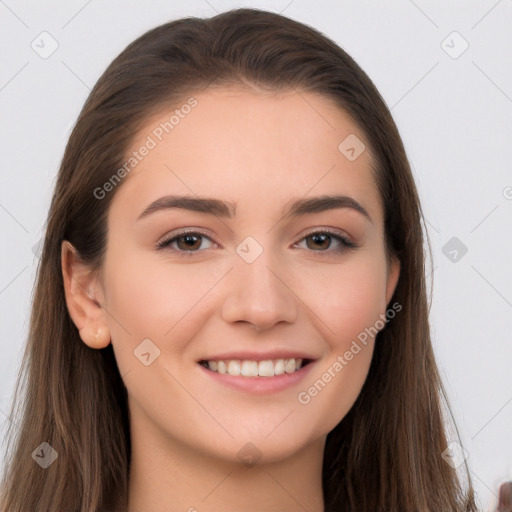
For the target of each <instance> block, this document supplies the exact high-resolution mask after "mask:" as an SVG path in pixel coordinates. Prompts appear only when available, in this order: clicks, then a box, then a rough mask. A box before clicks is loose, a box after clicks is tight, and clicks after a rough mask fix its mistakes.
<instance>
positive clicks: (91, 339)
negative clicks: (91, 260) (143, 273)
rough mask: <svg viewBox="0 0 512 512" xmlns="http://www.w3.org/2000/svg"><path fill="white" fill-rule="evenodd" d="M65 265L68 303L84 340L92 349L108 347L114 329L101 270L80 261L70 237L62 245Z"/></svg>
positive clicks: (63, 273) (63, 265)
mask: <svg viewBox="0 0 512 512" xmlns="http://www.w3.org/2000/svg"><path fill="white" fill-rule="evenodd" d="M61 266H62V276H63V278H64V292H65V296H66V305H67V307H68V311H69V314H70V316H71V319H72V320H73V323H74V324H75V325H76V327H77V329H78V331H79V333H80V337H81V338H82V341H83V342H84V343H85V344H86V345H88V346H89V347H91V348H97V349H99V348H105V347H106V346H107V345H108V344H109V343H110V332H109V329H108V325H107V322H106V314H105V310H104V309H103V307H102V303H103V291H102V288H101V284H100V282H99V275H98V272H95V271H92V270H91V269H90V268H89V267H88V266H87V265H86V264H85V263H83V262H82V261H81V260H80V257H79V256H78V253H77V251H76V249H75V248H74V247H73V245H71V243H69V242H68V241H67V240H64V241H63V242H62V244H61Z"/></svg>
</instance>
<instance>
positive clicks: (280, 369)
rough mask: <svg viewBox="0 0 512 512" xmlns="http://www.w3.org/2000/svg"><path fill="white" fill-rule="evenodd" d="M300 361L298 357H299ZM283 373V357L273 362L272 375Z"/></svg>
mask: <svg viewBox="0 0 512 512" xmlns="http://www.w3.org/2000/svg"><path fill="white" fill-rule="evenodd" d="M299 361H300V359H299ZM283 373H284V359H278V360H277V361H276V362H275V363H274V375H282V374H283Z"/></svg>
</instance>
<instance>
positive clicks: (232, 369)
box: [228, 359, 240, 377]
mask: <svg viewBox="0 0 512 512" xmlns="http://www.w3.org/2000/svg"><path fill="white" fill-rule="evenodd" d="M228 373H229V375H234V376H235V377H236V376H238V375H240V361H235V360H234V359H232V360H231V361H229V363H228Z"/></svg>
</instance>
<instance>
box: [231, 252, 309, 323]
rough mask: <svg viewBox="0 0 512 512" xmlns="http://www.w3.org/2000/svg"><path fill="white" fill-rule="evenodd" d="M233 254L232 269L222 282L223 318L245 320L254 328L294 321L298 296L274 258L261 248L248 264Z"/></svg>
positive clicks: (237, 320) (236, 320) (234, 320)
mask: <svg viewBox="0 0 512 512" xmlns="http://www.w3.org/2000/svg"><path fill="white" fill-rule="evenodd" d="M235 256H236V258H238V259H237V260H236V262H235V268H234V269H233V271H231V272H230V273H229V275H228V279H229V281H228V282H227V283H225V284H226V290H227V292H226V299H225V300H224V303H223V305H222V318H223V319H224V321H226V322H229V323H233V322H245V323H247V324H250V325H251V326H252V327H254V328H255V329H256V330H258V331H262V330H266V329H269V328H271V327H273V326H274V325H276V324H278V323H280V322H284V323H290V324H291V323H294V322H295V321H296V320H297V315H298V310H299V309H298V308H299V305H298V300H299V299H298V298H297V296H296V295H295V294H294V292H293V282H292V283H290V282H287V279H286V277H287V275H285V272H283V268H282V266H281V265H279V264H278V262H277V261H276V259H273V258H272V257H271V255H270V251H267V250H264V251H263V253H262V254H261V255H260V256H259V257H258V258H257V259H256V260H255V261H253V262H252V263H247V262H246V261H244V260H243V259H242V258H239V257H238V256H237V255H235ZM288 276H289V273H288ZM288 280H290V278H289V279H288Z"/></svg>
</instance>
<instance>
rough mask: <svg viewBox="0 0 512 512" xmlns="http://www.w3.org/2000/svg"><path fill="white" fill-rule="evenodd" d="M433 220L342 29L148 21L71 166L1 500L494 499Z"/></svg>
mask: <svg viewBox="0 0 512 512" xmlns="http://www.w3.org/2000/svg"><path fill="white" fill-rule="evenodd" d="M423 227H424V222H423V216H422V212H421V207H420V203H419V200H418V194H417V190H416V187H415V184H414V181H413V178H412V174H411V170H410V167H409V164H408V161H407V157H406V154H405V152H404V148H403V144H402V141H401V139H400V136H399V134H398V131H397V128H396V126H395V123H394V122H393V119H392V117H391V115H390V113H389V110H388V109H387V107H386V105H385V103H384V101H383V100H382V98H381V96H380V95H379V93H378V91H377V90H376V88H375V86H374V85H373V83H372V82H371V80H370V79H369V78H368V76H367V75H366V74H365V73H364V72H363V71H362V70H361V68H360V67H359V66H358V65H357V64H356V63H355V62H354V61H353V60H352V59H351V58H350V57H349V56H348V55H347V54H346V53H345V52H344V51H343V50H342V49H340V48H339V47H338V46H337V45H336V44H334V43H333V42H332V41H330V40H329V39H327V38H326V37H324V36H323V35H321V34H320V33H318V32H317V31H315V30H313V29H312V28H309V27H307V26H305V25H302V24H300V23H297V22H295V21H292V20H290V19H287V18H285V17H283V16H280V15H277V14H273V13H269V12H264V11H257V10H250V9H240V10H235V11H229V12H226V13H223V14H220V15H218V16H215V17H213V18H210V19H196V18H187V19H181V20H178V21H173V22H171V23H167V24H165V25H162V26H160V27H157V28H155V29H154V30H151V31H149V32H147V33H146V34H144V35H143V36H141V37H139V38H138V39H137V40H136V41H134V42H133V43H131V44H130V45H129V46H128V47H127V48H126V49H125V50H124V51H123V52H122V53H121V54H120V55H119V56H118V57H117V58H116V59H115V60H114V61H113V62H112V64H111V65H110V66H109V67H108V69H107V70H106V71H105V73H104V74H103V76H102V77H101V78H100V79H99V81H98V83H97V84H96V86H95V87H94V89H93V91H92V92H91V94H90V97H89V98H88V100H87V102H86V104H85V106H84V108H83V110H82V112H81V114H80V116H79V119H78V121H77V123H76V126H75V128H74V130H73V132H72V134H71V136H70V139H69V143H68V145H67V148H66V151H65V154H64V158H63V161H62V165H61V168H60V171H59V176H58V180H57V184H56V188H55V193H54V197H53V200H52V203H51V208H50V212H49V217H48V223H47V231H46V237H45V243H44V248H43V253H42V258H41V263H40V268H39V273H38V279H37V285H36V291H35V297H34V303H33V312H32V318H31V328H30V334H29V339H28V344H27V349H26V357H25V360H24V366H23V369H22V370H23V373H22V374H20V380H19V382H18V386H21V385H22V383H23V382H22V379H21V376H24V377H26V382H25V385H26V391H25V393H24V394H21V393H20V392H19V390H18V392H17V397H18V399H19V400H20V402H19V404H18V405H19V407H20V408H21V411H22V416H21V417H20V419H19V420H17V425H18V426H19V431H17V430H14V431H13V432H11V443H10V444H9V448H10V450H9V458H8V467H7V469H6V472H5V478H4V481H3V485H2V498H1V508H2V510H3V511H5V512H7V511H9V512H18V511H19V512H21V511H24V512H25V511H28V510H30V511H43V510H44V511H48V512H50V511H52V512H57V511H59V512H61V511H64V510H65V511H71V510H74V511H80V512H93V511H97V510H103V511H106V510H109V511H110V510H116V511H128V512H140V511H151V512H160V511H164V510H165V511H172V512H175V511H187V510H188V511H190V512H192V511H199V512H203V511H208V512H215V511H235V510H236V511H242V510H243V511H244V512H251V511H258V512H259V511H262V510H265V511H267V512H273V511H274V512H285V511H289V512H291V511H299V510H301V511H302V510H307V511H311V512H321V511H326V512H327V511H333V512H334V511H336V512H341V511H347V512H348V511H351V512H355V511H358V512H359V511H372V512H377V511H407V512H413V511H422V512H426V511H430V512H432V511H439V512H448V511H457V512H462V511H465V512H469V511H475V510H477V508H476V505H475V498H474V492H473V489H472V486H471V481H470V478H469V473H468V470H467V466H466V463H465V460H464V457H460V453H462V452H458V451H457V450H461V447H460V444H458V442H457V441H458V439H457V438H455V439H453V438H449V436H448V434H447V430H446V425H447V423H448V422H450V421H451V414H450V412H449V407H448V406H447V401H446V397H445V393H444V390H443V386H442V383H441V380H440V377H439V373H438V369H437V366H436V362H435V360H434V355H433V351H432V345H431V340H430V333H429V324H428V313H429V306H428V301H427V290H426V282H425V281H426V280H425V267H424V249H425V247H424V241H425V239H424V235H423ZM427 241H428V239H427ZM21 398H23V400H21ZM12 428H13V429H14V428H15V427H12Z"/></svg>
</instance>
